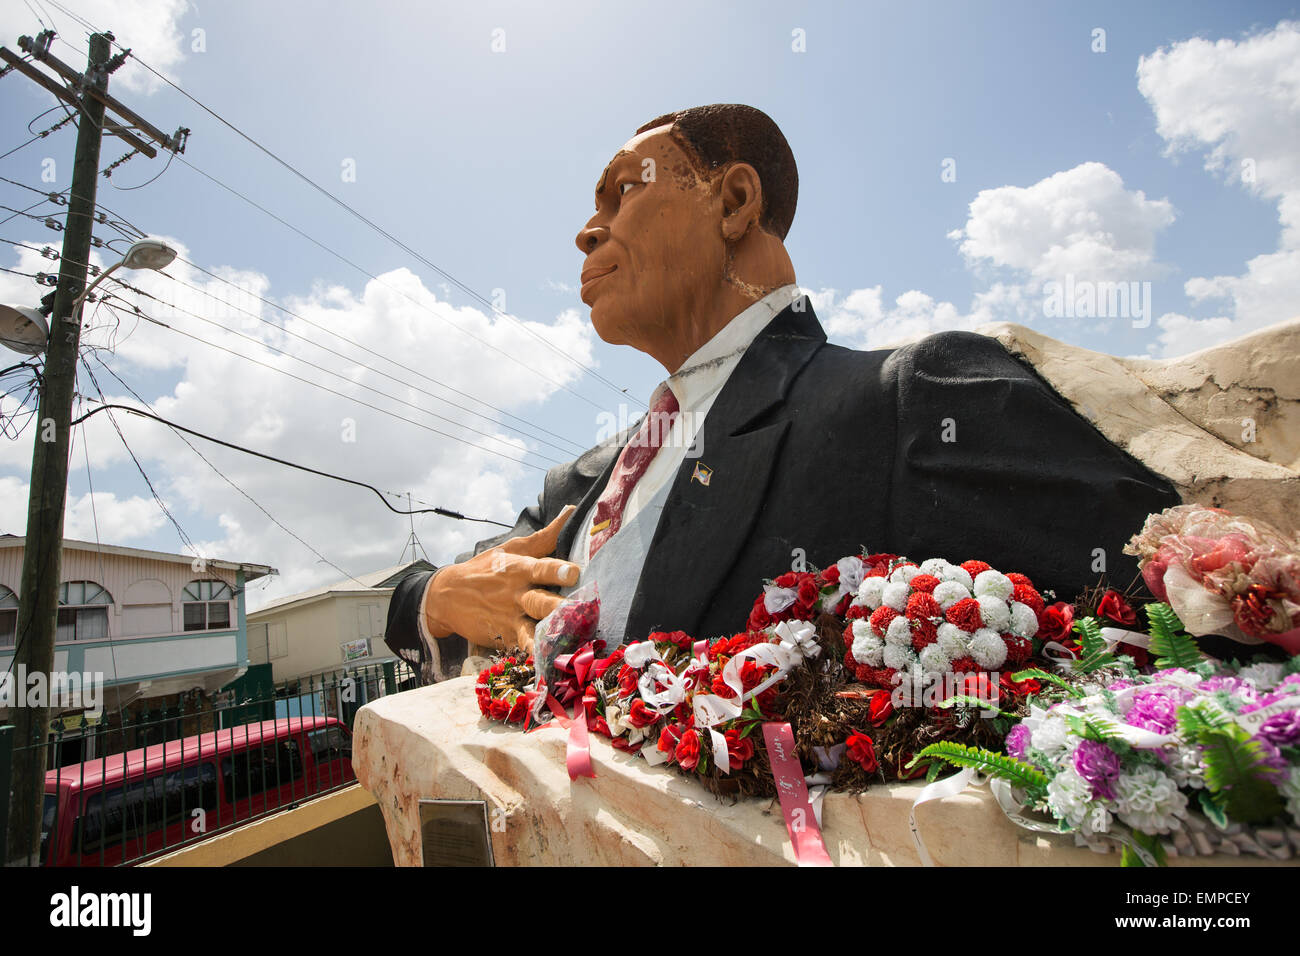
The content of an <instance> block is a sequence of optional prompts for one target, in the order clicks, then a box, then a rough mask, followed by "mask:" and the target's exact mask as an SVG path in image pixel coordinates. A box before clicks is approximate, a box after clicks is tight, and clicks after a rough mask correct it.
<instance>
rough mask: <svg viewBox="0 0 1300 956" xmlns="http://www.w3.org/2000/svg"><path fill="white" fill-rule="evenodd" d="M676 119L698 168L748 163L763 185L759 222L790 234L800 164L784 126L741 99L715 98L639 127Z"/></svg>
mask: <svg viewBox="0 0 1300 956" xmlns="http://www.w3.org/2000/svg"><path fill="white" fill-rule="evenodd" d="M669 123H671V124H672V130H671V133H670V135H672V137H673V138H674V139H675V140H676V141H677V143H678V144H679V145H680V146H681V147H682V148H683V149H684V150H685V151H686V153H687V155H689V156H690V157H691V159H692V161H693V162H694V163H695V165H696V167H697V169H699V170H700V171H701V172H703V173H706V174H708V173H711V172H713V171H715V170H717V169H719V168H721V167H723V166H725V165H727V164H728V163H732V162H740V163H748V164H749V165H750V166H753V167H754V170H755V171H756V172H757V173H758V180H759V183H760V185H761V187H762V190H763V213H762V216H761V217H760V219H759V224H760V225H761V226H762V227H763V228H764V229H766V230H767V231H768V232H771V233H773V234H774V235H776V236H777V237H778V238H780V239H783V240H784V239H785V237H786V234H787V233H788V232H789V231H790V224H791V223H792V222H794V209H795V204H796V203H797V202H798V199H799V170H798V168H797V167H796V166H795V162H794V153H792V152H791V151H790V144H789V143H787V142H786V141H785V135H784V134H783V133H782V132H781V128H780V127H779V126H777V125H776V123H774V122H773V121H772V118H771V117H770V116H768V115H767V114H766V113H764V112H763V111H762V110H757V109H754V107H752V106H742V105H740V104H739V103H714V104H713V105H712V106H693V107H691V108H690V109H685V110H676V111H674V112H672V113H665V114H664V115H663V116H659V117H656V118H655V119H652V120H651V121H650V122H648V123H646V124H645V125H644V126H642V127H641V128H640V129H638V130H637V132H638V133H644V132H645V131H646V130H649V129H654V128H656V127H658V126H666V125H668V124H669Z"/></svg>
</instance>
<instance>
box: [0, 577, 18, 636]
mask: <svg viewBox="0 0 1300 956" xmlns="http://www.w3.org/2000/svg"><path fill="white" fill-rule="evenodd" d="M17 633H18V595H16V594H14V592H13V591H10V590H9V589H8V588H7V587H5V586H4V585H3V584H0V647H13V645H14V635H15V634H17Z"/></svg>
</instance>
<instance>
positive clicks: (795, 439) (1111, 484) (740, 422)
mask: <svg viewBox="0 0 1300 956" xmlns="http://www.w3.org/2000/svg"><path fill="white" fill-rule="evenodd" d="M627 440H628V435H627V434H626V433H625V434H624V435H620V436H617V438H616V439H612V440H610V441H607V442H605V443H603V444H601V445H597V446H596V447H595V448H592V449H590V450H589V451H587V452H585V453H584V454H583V455H582V456H581V457H579V458H578V459H577V460H576V461H573V462H570V463H569V464H566V465H559V466H557V467H555V468H552V469H551V470H550V471H549V472H548V473H547V475H546V480H545V484H544V486H543V489H542V493H541V495H540V496H539V497H538V501H537V504H536V505H535V506H534V507H531V508H527V509H525V510H524V511H523V512H521V513H520V515H519V519H518V521H517V522H516V524H515V527H514V528H513V529H511V530H510V531H508V532H506V533H504V534H502V535H499V536H497V537H495V538H490V539H488V540H486V541H482V542H479V544H478V545H477V546H476V547H475V549H474V551H473V552H471V553H470V554H465V555H461V556H460V557H459V558H458V559H457V560H458V561H463V560H465V559H466V558H468V557H470V556H471V554H477V553H478V552H480V551H482V550H484V549H485V548H489V547H492V546H494V545H496V544H500V543H501V542H502V541H504V540H506V539H508V538H511V537H515V536H517V535H523V534H529V533H531V532H533V531H536V530H537V529H539V528H541V527H543V526H545V525H546V524H547V523H549V522H550V521H551V520H552V519H553V518H554V517H555V516H556V515H557V514H558V513H559V512H560V510H561V509H562V508H563V507H564V506H565V505H567V504H576V505H578V511H577V513H576V514H575V515H574V517H573V518H572V519H570V521H569V522H568V524H567V525H566V527H565V531H564V533H563V534H562V535H561V536H560V540H559V543H558V545H557V547H556V552H555V553H556V556H557V557H562V558H567V557H568V554H569V550H570V546H571V544H572V541H573V536H574V534H576V533H577V531H578V530H579V529H580V528H581V526H582V518H583V517H584V516H585V515H586V513H587V511H588V509H590V508H591V507H592V506H593V505H594V504H595V501H596V498H598V497H599V495H600V493H601V491H602V490H603V489H604V487H605V484H606V482H607V481H608V478H609V474H610V472H611V471H612V469H613V466H614V462H615V460H616V458H617V456H618V453H619V451H620V449H621V447H622V445H623V443H625V442H626V441H627ZM697 461H698V462H700V463H701V464H704V465H707V466H708V467H709V468H711V469H712V472H713V474H712V479H711V481H710V482H709V484H708V485H707V486H705V485H703V484H701V483H700V482H699V481H698V480H696V481H692V480H691V476H692V473H693V471H694V468H695V465H696V462H697ZM1178 501H1179V499H1178V496H1177V495H1176V494H1175V492H1174V491H1173V489H1172V487H1171V486H1170V485H1169V483H1168V482H1167V481H1165V480H1164V479H1163V478H1161V477H1158V476H1157V475H1155V474H1154V473H1152V472H1151V471H1150V470H1148V469H1147V468H1146V467H1145V466H1144V465H1142V464H1141V463H1139V462H1138V461H1136V460H1135V459H1134V458H1132V457H1131V456H1129V455H1128V454H1127V453H1125V452H1124V451H1122V450H1120V449H1119V448H1118V447H1116V446H1115V445H1113V444H1111V442H1110V441H1108V440H1107V439H1106V438H1105V437H1104V436H1102V434H1101V433H1100V432H1098V431H1097V430H1096V429H1095V428H1094V427H1093V426H1092V425H1091V424H1090V423H1089V422H1088V421H1087V420H1085V419H1084V418H1082V417H1081V416H1079V415H1078V414H1077V413H1076V412H1075V411H1074V410H1073V409H1072V408H1070V406H1069V405H1068V404H1067V403H1066V402H1065V400H1064V399H1062V398H1061V397H1060V396H1059V395H1057V393H1056V392H1055V391H1054V390H1053V389H1052V388H1051V386H1049V385H1047V384H1046V383H1045V382H1044V381H1042V379H1040V378H1039V377H1038V375H1037V373H1036V372H1035V371H1034V370H1033V369H1032V368H1031V367H1029V366H1028V365H1026V364H1024V363H1022V362H1021V361H1019V360H1018V359H1016V358H1015V357H1014V356H1012V355H1011V354H1010V353H1008V352H1007V351H1006V350H1005V349H1004V348H1003V347H1002V346H1001V345H1000V344H999V343H998V342H997V341H996V340H995V339H992V338H989V337H987V336H983V335H977V334H975V333H970V332H944V333H940V334H937V335H932V336H930V337H928V338H926V339H924V340H922V341H920V342H917V343H915V344H913V345H909V346H906V347H903V348H899V349H894V350H877V351H867V352H863V351H855V350H852V349H846V348H841V347H840V346H836V345H830V344H828V343H827V341H826V333H825V331H824V330H823V329H822V327H821V324H820V323H819V322H818V321H817V318H816V316H815V315H814V313H813V311H812V307H811V305H810V304H809V303H808V301H807V299H806V298H804V299H801V300H798V301H796V302H795V303H794V304H793V305H791V306H790V307H788V308H786V309H785V310H784V311H783V312H781V313H780V314H779V315H777V316H776V317H775V318H774V319H773V320H772V321H771V322H770V323H769V324H768V326H767V327H766V328H765V329H764V330H763V332H762V333H761V334H760V335H759V336H758V337H757V338H756V339H755V340H754V342H753V344H752V345H751V346H750V347H749V349H748V350H747V351H746V352H745V354H744V356H743V357H742V359H741V361H740V363H739V364H738V365H737V366H736V368H735V370H734V371H733V372H732V375H731V377H730V378H729V379H728V380H727V383H726V385H725V386H724V387H723V389H722V391H721V393H720V394H719V395H718V397H717V399H716V401H715V402H714V405H713V407H712V409H711V410H710V411H709V414H708V417H707V418H706V420H705V422H704V425H703V447H702V450H701V454H700V456H699V458H698V459H696V458H689V457H688V458H687V459H686V460H685V461H683V463H682V465H681V467H680V469H679V470H678V472H677V475H676V478H675V479H674V481H673V484H672V487H671V489H670V491H669V495H668V498H667V500H666V502H665V505H664V510H663V513H662V515H661V517H660V520H659V525H658V527H657V528H656V530H655V534H654V537H653V539H652V542H651V546H650V551H649V554H648V555H647V558H646V563H645V566H644V568H643V570H642V573H641V579H640V581H639V582H638V587H637V594H636V597H635V599H634V601H633V605H632V608H631V611H630V614H629V617H628V626H627V639H628V640H636V639H640V638H642V637H644V636H645V635H646V634H647V633H649V632H650V631H654V630H683V631H686V632H687V633H689V634H692V635H694V636H696V637H700V638H705V637H710V638H711V637H715V636H718V635H724V634H727V635H729V634H731V633H733V632H735V631H737V630H740V629H742V628H743V627H744V625H745V621H746V618H747V615H748V613H749V610H750V607H751V606H752V603H753V601H754V599H755V597H757V596H758V594H759V593H760V592H761V587H762V582H763V580H764V579H765V578H772V577H775V576H777V575H779V574H782V573H784V572H785V571H787V570H789V569H790V568H791V565H792V562H793V561H794V560H795V559H796V558H797V557H798V556H799V555H800V553H802V555H803V556H804V557H805V558H806V561H807V562H808V564H809V565H810V566H814V565H815V566H818V567H820V566H824V565H826V564H829V563H831V562H834V561H836V560H837V559H839V558H841V557H844V556H846V555H850V554H857V553H858V552H859V551H860V550H861V549H863V548H866V549H867V550H869V551H872V552H876V551H889V552H893V553H896V554H905V555H907V556H909V557H911V558H913V559H915V560H917V561H920V560H922V559H924V558H929V557H942V558H947V559H949V560H952V561H964V560H966V559H968V558H979V559H981V560H984V561H988V562H989V563H990V564H992V565H993V566H994V567H996V568H998V569H999V570H1002V571H1020V572H1022V573H1024V574H1027V575H1029V577H1030V578H1032V579H1033V581H1034V583H1035V584H1036V585H1037V586H1038V587H1039V588H1049V589H1054V590H1055V592H1056V595H1057V597H1058V598H1061V599H1070V598H1072V597H1073V596H1074V595H1075V594H1076V593H1077V592H1078V591H1079V590H1081V589H1082V588H1084V587H1085V586H1088V585H1091V584H1095V583H1096V582H1097V580H1098V577H1099V575H1098V570H1097V569H1099V568H1100V567H1103V566H1104V568H1105V570H1106V572H1107V575H1108V577H1109V579H1110V581H1111V582H1112V583H1114V584H1116V585H1118V586H1119V587H1121V588H1124V587H1127V586H1128V585H1129V583H1130V582H1131V581H1132V580H1133V579H1134V578H1135V577H1136V575H1137V567H1136V564H1135V563H1134V561H1133V559H1131V558H1128V557H1126V556H1124V555H1123V554H1122V548H1123V546H1124V544H1125V543H1126V542H1127V541H1128V539H1129V537H1130V536H1131V535H1133V534H1134V533H1136V532H1137V531H1138V530H1140V529H1141V527H1142V522H1143V519H1144V518H1145V517H1146V516H1147V514H1149V513H1151V512H1154V511H1160V510H1161V509H1163V508H1166V507H1168V506H1170V505H1173V504H1177V503H1178ZM1103 562H1104V564H1103ZM431 573H432V572H421V573H416V574H412V575H410V576H408V577H407V578H405V579H404V580H403V581H401V582H400V583H399V585H398V587H397V588H396V590H395V592H394V595H393V599H392V602H391V604H390V606H389V614H388V631H387V634H386V639H387V641H388V643H389V645H390V646H391V647H393V649H394V650H395V651H398V653H403V654H404V656H407V657H408V659H413V658H414V656H415V653H416V651H417V650H418V652H419V659H420V662H421V665H422V668H421V669H422V674H423V676H424V679H425V680H430V679H440V676H441V677H448V676H456V675H457V674H458V673H459V663H460V661H461V660H463V658H464V656H465V653H466V643H465V641H464V640H463V639H462V638H459V637H456V636H453V637H449V638H446V639H444V640H441V641H437V642H436V643H437V644H438V645H439V646H438V647H437V648H425V647H422V646H421V642H420V640H419V629H418V614H419V601H420V598H421V596H422V595H423V593H424V586H425V584H426V583H427V581H428V579H429V575H430V574H431ZM435 662H438V663H441V668H438V667H436V666H434V665H435ZM439 671H440V672H441V674H439Z"/></svg>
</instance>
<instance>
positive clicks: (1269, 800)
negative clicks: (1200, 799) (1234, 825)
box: [1198, 725, 1283, 823]
mask: <svg viewBox="0 0 1300 956" xmlns="http://www.w3.org/2000/svg"><path fill="white" fill-rule="evenodd" d="M1198 740H1199V742H1200V744H1201V746H1202V747H1203V748H1204V751H1203V753H1204V760H1205V785H1206V786H1207V787H1209V789H1210V791H1211V792H1212V793H1214V794H1215V795H1216V796H1217V797H1219V798H1221V799H1222V801H1223V808H1224V810H1226V811H1227V814H1228V816H1229V817H1231V818H1232V819H1233V820H1239V821H1241V822H1242V823H1262V822H1264V821H1266V820H1271V819H1272V818H1273V817H1275V816H1277V815H1278V814H1280V813H1281V812H1282V808H1283V804H1282V797H1281V796H1280V795H1279V794H1278V792H1277V786H1276V785H1275V784H1274V783H1273V782H1272V779H1271V778H1272V777H1273V776H1275V771H1273V770H1272V768H1270V767H1269V766H1268V765H1267V764H1266V763H1265V759H1266V755H1265V753H1264V748H1263V747H1261V746H1260V743H1259V741H1258V740H1252V739H1251V738H1250V736H1249V735H1248V734H1247V733H1246V731H1245V730H1244V729H1243V728H1241V727H1237V726H1235V725H1234V726H1232V727H1226V728H1223V729H1221V730H1212V731H1204V732H1202V733H1201V734H1200V735H1199V737H1198Z"/></svg>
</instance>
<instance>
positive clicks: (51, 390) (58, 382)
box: [0, 33, 188, 866]
mask: <svg viewBox="0 0 1300 956" xmlns="http://www.w3.org/2000/svg"><path fill="white" fill-rule="evenodd" d="M52 40H53V34H52V33H45V34H42V35H41V36H40V37H38V38H37V39H36V40H35V41H33V40H32V39H31V38H30V37H23V38H21V39H20V40H19V46H20V47H21V48H22V49H23V50H24V51H25V52H28V53H30V54H32V56H33V57H34V59H35V60H37V61H41V62H44V63H46V64H47V65H48V66H49V67H51V68H52V69H53V70H54V71H55V73H56V74H57V75H58V76H59V77H60V78H61V79H63V80H65V81H67V84H68V85H65V84H64V83H60V82H56V81H55V79H54V78H52V77H50V76H49V75H48V74H46V73H44V72H42V71H40V70H38V69H36V68H35V67H34V66H33V65H32V63H31V62H29V61H27V60H23V59H21V58H19V57H17V56H15V55H14V54H13V53H11V52H10V51H9V50H6V49H3V48H0V59H3V60H4V61H5V62H6V63H8V64H9V65H11V66H13V68H14V69H16V70H18V71H19V72H21V73H23V75H25V76H27V77H28V78H29V79H32V80H33V81H35V82H36V83H38V84H39V85H40V86H41V87H43V88H44V89H46V90H48V91H49V92H51V93H53V94H54V95H55V96H57V97H59V99H61V100H63V101H65V102H67V103H70V104H71V105H72V106H73V108H74V109H75V110H76V111H77V151H76V155H75V158H74V160H73V166H72V189H71V192H70V195H69V197H68V212H67V222H66V224H65V227H64V233H63V254H62V258H61V260H60V264H59V283H58V287H57V289H56V290H55V294H54V309H53V312H52V313H51V316H50V337H49V343H48V345H47V347H46V352H45V369H44V373H43V382H42V387H41V392H40V407H39V410H38V412H37V424H38V427H37V429H36V438H35V441H34V442H33V449H32V475H31V488H30V494H29V497H28V504H27V536H26V542H25V546H24V549H23V577H22V585H21V591H22V593H21V595H20V596H19V603H18V625H17V633H16V646H15V648H14V651H15V654H14V663H15V668H14V676H15V678H17V677H19V676H26V677H31V675H33V674H38V673H39V674H42V675H44V678H45V688H46V689H47V693H46V694H45V695H44V699H43V700H41V699H29V696H28V694H27V687H26V686H24V685H25V684H26V681H24V682H23V683H22V684H19V683H17V682H15V686H14V692H15V698H16V700H15V703H16V704H18V706H15V707H14V714H15V716H14V735H13V737H14V754H13V765H12V771H13V776H12V780H13V788H12V800H11V801H10V808H9V809H10V812H9V821H8V841H7V842H8V848H7V855H8V857H9V858H8V860H6V861H5V862H6V863H7V864H10V865H18V866H39V865H40V862H41V861H40V847H41V816H42V811H43V803H44V793H45V770H46V751H47V749H48V748H47V747H46V746H45V744H46V742H47V740H48V739H49V729H50V707H49V703H50V699H49V697H50V695H49V693H48V691H49V689H51V688H52V687H54V686H55V682H54V681H52V680H51V679H50V678H51V677H52V674H51V671H53V669H54V641H55V635H56V633H57V623H58V609H59V581H60V572H61V563H62V561H61V559H62V551H63V548H62V544H63V510H64V506H65V503H66V499H67V492H68V453H69V449H70V439H71V434H70V432H71V425H70V422H71V420H72V403H73V392H74V389H75V387H76V380H77V358H78V354H79V351H78V350H79V346H80V340H81V314H80V313H81V308H80V303H78V298H79V297H80V296H81V295H82V294H83V292H84V291H85V289H86V272H87V266H88V263H89V262H90V248H91V239H92V235H91V230H92V227H93V226H94V223H95V191H96V185H97V179H98V176H99V151H100V144H101V139H102V136H103V134H104V133H105V132H110V133H112V134H113V135H116V136H118V137H119V138H121V139H123V140H125V141H126V142H128V143H130V144H131V145H132V146H133V147H134V148H137V149H140V151H141V152H144V153H145V154H146V155H150V156H152V155H156V151H155V150H154V149H153V148H152V147H150V146H149V145H148V144H147V143H145V142H143V141H142V140H141V139H139V137H138V136H136V135H135V134H134V133H132V132H130V131H129V130H127V129H126V128H124V127H122V126H119V125H117V124H114V123H111V122H110V123H109V124H108V126H107V128H106V127H105V124H104V110H105V107H106V106H107V107H108V108H110V109H113V110H114V112H116V113H117V114H118V115H119V116H122V117H123V119H125V120H126V122H127V123H128V124H129V125H130V126H132V127H135V128H136V129H139V130H141V131H142V132H143V133H144V134H145V135H147V136H148V137H149V138H151V139H155V140H157V141H158V142H159V143H160V144H161V145H163V146H164V147H165V148H169V149H176V148H177V145H178V143H177V141H176V140H175V139H174V138H173V137H168V136H165V135H163V134H162V133H160V132H158V131H157V130H156V129H155V128H154V127H152V126H150V125H148V124H147V123H145V122H144V121H143V120H141V119H140V118H139V117H138V116H136V114H134V113H133V112H131V111H130V110H127V109H126V108H125V107H123V106H122V105H121V104H120V103H118V102H117V101H116V100H114V99H113V98H112V97H110V96H109V95H108V75H109V73H111V72H112V71H113V70H115V69H117V67H118V66H120V65H121V64H122V62H123V61H124V59H125V56H124V55H119V56H117V57H113V58H111V59H110V53H111V50H110V44H111V43H112V40H113V36H112V34H103V33H96V34H93V35H92V36H91V38H90V55H89V58H88V60H87V62H86V72H85V74H84V75H83V74H78V73H76V71H74V70H72V69H71V68H70V67H68V66H67V65H66V64H63V63H62V62H60V61H58V60H57V59H55V58H54V57H53V56H51V55H50V54H49V43H50V41H52ZM185 132H188V131H185ZM179 136H180V134H178V137H179ZM160 137H161V139H160ZM137 144H138V145H137ZM29 703H30V704H34V705H35V706H26V705H27V704H29Z"/></svg>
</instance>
